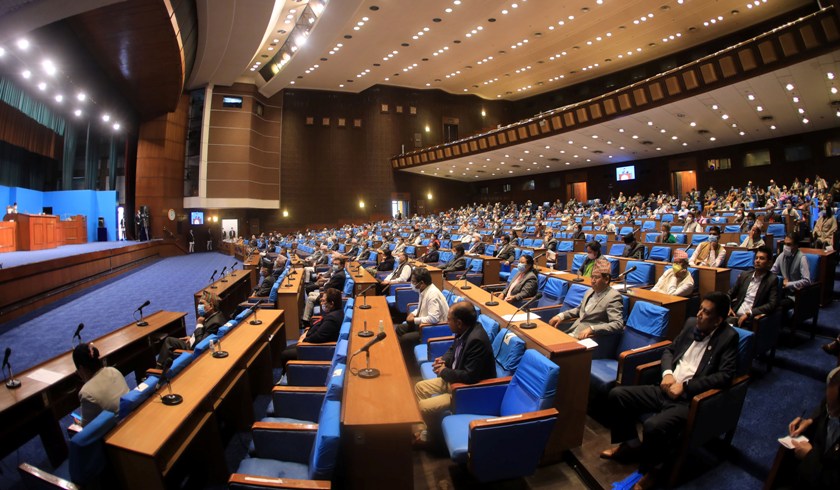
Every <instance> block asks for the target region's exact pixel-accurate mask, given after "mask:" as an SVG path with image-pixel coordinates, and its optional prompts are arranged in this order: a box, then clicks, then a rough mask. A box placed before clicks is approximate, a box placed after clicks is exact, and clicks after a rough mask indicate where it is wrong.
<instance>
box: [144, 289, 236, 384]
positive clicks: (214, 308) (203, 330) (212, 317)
mask: <svg viewBox="0 0 840 490" xmlns="http://www.w3.org/2000/svg"><path fill="white" fill-rule="evenodd" d="M227 321H228V319H227V317H225V314H224V313H222V312H221V311H219V297H218V296H216V295H215V294H208V293H205V294H204V296H203V297H202V298H201V300H199V302H198V312H197V318H196V324H195V330H194V331H193V334H192V335H191V336H189V337H181V338H178V337H166V338H165V339H164V340H163V343H162V344H161V347H160V353H158V360H157V367H158V369H160V368H161V367H162V366H164V365H165V364H166V361H167V360H168V359H169V357H171V356H172V352H173V351H175V350H177V349H192V348H194V347H195V345H196V344H198V343H199V342H201V341H202V340H204V338H205V337H207V336H208V335H212V334H214V333H216V332H218V331H219V328H221V326H222V325H224V324H225V323H227Z"/></svg>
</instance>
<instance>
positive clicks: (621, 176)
mask: <svg viewBox="0 0 840 490" xmlns="http://www.w3.org/2000/svg"><path fill="white" fill-rule="evenodd" d="M635 178H636V167H635V166H634V165H630V166H628V167H618V168H617V169H615V180H618V181H622V180H634V179H635Z"/></svg>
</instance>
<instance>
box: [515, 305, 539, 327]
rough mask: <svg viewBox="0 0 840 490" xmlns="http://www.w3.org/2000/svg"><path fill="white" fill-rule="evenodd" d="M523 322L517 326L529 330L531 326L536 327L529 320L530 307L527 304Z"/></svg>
mask: <svg viewBox="0 0 840 490" xmlns="http://www.w3.org/2000/svg"><path fill="white" fill-rule="evenodd" d="M525 314H526V315H527V316H526V317H525V323H520V324H519V328H522V329H525V330H530V329H532V328H537V324H536V323H534V322H532V321H531V307H530V306H529V307H528V309H527V310H525Z"/></svg>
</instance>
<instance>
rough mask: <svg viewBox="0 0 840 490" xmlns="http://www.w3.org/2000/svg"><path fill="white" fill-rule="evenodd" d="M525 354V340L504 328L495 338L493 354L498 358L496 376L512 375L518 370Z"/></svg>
mask: <svg viewBox="0 0 840 490" xmlns="http://www.w3.org/2000/svg"><path fill="white" fill-rule="evenodd" d="M524 354H525V341H524V340H522V339H520V338H519V336H517V335H516V334H515V333H513V332H511V331H510V330H508V329H506V328H503V329H501V330H499V333H498V334H496V338H494V339H493V356H494V357H495V358H496V376H498V377H503V376H510V375H511V373H513V372H514V371H516V368H517V367H518V366H519V362H520V361H521V360H522V356H523V355H524Z"/></svg>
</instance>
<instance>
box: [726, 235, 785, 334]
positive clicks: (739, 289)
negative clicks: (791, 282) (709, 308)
mask: <svg viewBox="0 0 840 490" xmlns="http://www.w3.org/2000/svg"><path fill="white" fill-rule="evenodd" d="M772 261H773V254H772V253H770V249H769V248H766V247H761V248H759V249H758V250H756V252H755V261H754V265H755V270H752V271H745V272H742V273H741V275H740V276H738V280H737V281H736V282H735V285H734V286H732V289H730V290H729V300H730V301H732V311H730V312H729V316H730V318H736V319H737V321H738V326H739V327H741V328H746V329H749V328H750V327H749V324H750V323H751V322H752V319H753V318H754V317H756V316H758V315H761V314H765V315H768V314H770V313H773V312H774V311H776V307H777V306H778V304H779V298H778V296H779V294H778V288H779V287H778V278H777V277H776V274H773V273H772V272H770V263H771V262H772Z"/></svg>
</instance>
